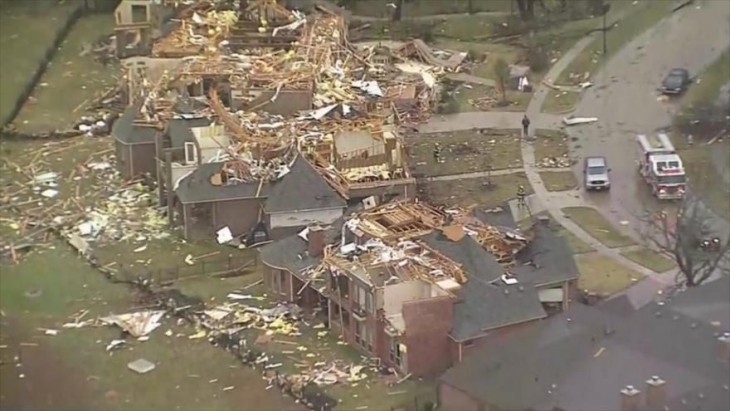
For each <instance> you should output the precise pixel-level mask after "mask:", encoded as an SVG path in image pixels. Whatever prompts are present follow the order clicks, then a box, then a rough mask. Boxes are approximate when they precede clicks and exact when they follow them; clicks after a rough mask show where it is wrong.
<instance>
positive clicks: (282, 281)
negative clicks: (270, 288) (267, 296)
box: [279, 270, 286, 294]
mask: <svg viewBox="0 0 730 411" xmlns="http://www.w3.org/2000/svg"><path fill="white" fill-rule="evenodd" d="M285 284H286V272H284V270H279V293H280V294H284V293H285V291H284V285H285Z"/></svg>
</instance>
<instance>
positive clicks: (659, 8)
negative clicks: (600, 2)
mask: <svg viewBox="0 0 730 411" xmlns="http://www.w3.org/2000/svg"><path fill="white" fill-rule="evenodd" d="M611 5H612V7H611V11H609V15H608V18H607V20H608V22H609V24H610V22H612V21H615V18H616V17H615V16H616V15H617V14H619V13H621V12H623V10H624V9H625V8H626V7H632V8H633V10H630V11H629V12H627V14H625V15H624V16H623V18H622V19H621V20H620V21H619V22H618V24H617V25H616V27H614V28H613V29H612V30H609V31H608V32H607V33H606V46H607V47H606V55H605V56H604V55H603V36H602V35H601V34H600V33H599V34H595V35H594V38H593V41H591V43H590V44H589V45H588V46H587V47H586V48H585V49H583V51H582V52H581V53H580V54H579V55H578V56H576V58H575V59H574V60H573V61H571V62H570V64H568V67H566V68H565V70H563V72H562V73H560V75H559V76H558V78H557V79H551V80H552V81H553V82H554V83H555V84H557V85H567V84H578V83H579V82H582V81H586V80H587V79H589V78H590V76H592V75H595V74H596V73H597V72H598V71H599V70H600V68H601V65H602V64H603V62H604V61H607V60H608V59H609V58H611V56H612V55H613V54H614V53H616V52H618V51H619V50H620V49H621V48H622V47H623V46H624V45H626V44H627V43H628V42H630V41H631V40H632V39H634V38H635V37H637V36H639V35H640V34H641V33H643V32H644V31H646V30H647V29H649V28H650V27H652V26H653V25H655V24H656V23H658V22H659V21H660V20H661V19H662V18H664V17H665V16H667V15H668V14H669V13H670V12H671V7H672V6H673V3H671V2H665V1H642V2H638V3H636V4H635V5H634V4H632V2H630V1H618V0H614V1H613V2H611ZM599 24H600V19H596V21H595V26H594V28H596V27H598V25H599ZM579 99H580V92H565V91H556V90H552V91H550V93H549V94H548V96H547V98H546V99H545V104H544V106H543V111H544V112H547V113H566V112H569V111H572V109H573V108H574V107H575V104H576V103H577V102H578V100H579Z"/></svg>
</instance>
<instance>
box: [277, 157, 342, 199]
mask: <svg viewBox="0 0 730 411" xmlns="http://www.w3.org/2000/svg"><path fill="white" fill-rule="evenodd" d="M346 206H347V203H346V201H345V200H344V199H343V198H342V197H340V195H339V194H337V193H336V192H335V191H334V190H333V189H332V187H330V186H329V185H328V184H327V182H326V181H325V180H324V178H322V176H321V175H319V173H317V171H315V170H314V168H313V167H312V166H311V165H310V164H309V162H308V161H307V160H306V159H304V158H303V157H302V156H301V155H299V156H298V157H297V159H296V160H294V164H292V166H291V172H289V174H287V175H286V176H284V177H283V178H282V179H281V180H280V181H277V182H275V183H273V184H272V185H271V193H270V194H269V196H268V199H267V200H266V204H265V205H264V210H266V212H268V213H280V212H293V211H306V210H321V209H330V208H345V207H346Z"/></svg>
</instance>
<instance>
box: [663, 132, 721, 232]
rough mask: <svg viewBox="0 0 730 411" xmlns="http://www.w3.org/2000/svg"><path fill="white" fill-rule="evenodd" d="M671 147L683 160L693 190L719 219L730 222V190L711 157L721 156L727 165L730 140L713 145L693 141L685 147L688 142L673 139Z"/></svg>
mask: <svg viewBox="0 0 730 411" xmlns="http://www.w3.org/2000/svg"><path fill="white" fill-rule="evenodd" d="M673 137H674V138H673V142H674V146H675V147H676V148H677V151H678V152H679V155H680V156H681V157H682V161H684V167H685V170H686V172H687V176H688V177H689V183H690V185H691V186H692V188H694V189H696V190H698V191H699V192H700V193H701V194H702V198H703V199H704V200H705V201H706V202H707V205H708V206H709V207H710V208H711V209H712V211H714V212H715V213H717V214H718V215H719V216H721V217H723V218H725V219H727V220H730V201H728V198H730V187H728V186H727V185H725V184H723V179H722V176H721V175H720V173H719V170H718V168H717V165H716V164H714V163H713V161H718V160H717V159H713V158H712V157H713V156H724V158H725V161H726V164H730V139H727V138H725V139H723V140H722V141H717V142H715V143H713V144H712V145H707V144H705V143H704V142H695V144H694V145H692V146H689V145H687V140H686V139H684V138H679V137H678V136H676V135H674V136H673Z"/></svg>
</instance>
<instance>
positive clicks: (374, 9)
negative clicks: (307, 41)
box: [346, 0, 511, 19]
mask: <svg viewBox="0 0 730 411" xmlns="http://www.w3.org/2000/svg"><path fill="white" fill-rule="evenodd" d="M510 3H511V0H472V7H473V11H475V12H483V11H506V12H509V11H510ZM385 4H387V3H377V5H375V4H373V1H372V0H354V1H353V0H350V1H349V2H348V5H347V6H346V8H347V9H348V10H351V11H352V13H353V14H355V15H357V16H368V17H383V18H390V17H391V15H392V13H393V9H392V8H390V7H386V6H385ZM467 11H468V0H453V1H443V0H413V1H405V2H404V4H403V18H404V19H407V18H409V17H420V16H430V15H432V14H454V13H466V12H467Z"/></svg>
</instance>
